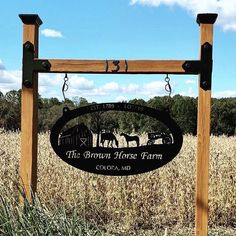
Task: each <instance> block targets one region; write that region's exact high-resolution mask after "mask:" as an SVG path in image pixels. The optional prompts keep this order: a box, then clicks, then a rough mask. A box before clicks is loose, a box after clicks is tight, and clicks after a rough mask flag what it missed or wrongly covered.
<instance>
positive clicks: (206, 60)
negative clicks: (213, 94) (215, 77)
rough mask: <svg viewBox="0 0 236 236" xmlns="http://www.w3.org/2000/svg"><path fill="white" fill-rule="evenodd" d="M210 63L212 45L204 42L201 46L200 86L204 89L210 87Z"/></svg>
mask: <svg viewBox="0 0 236 236" xmlns="http://www.w3.org/2000/svg"><path fill="white" fill-rule="evenodd" d="M212 65H213V62H212V45H211V44H210V43H208V42H206V43H204V44H203V45H202V47H201V74H200V87H201V88H202V89H204V90H210V89H211V73H212Z"/></svg>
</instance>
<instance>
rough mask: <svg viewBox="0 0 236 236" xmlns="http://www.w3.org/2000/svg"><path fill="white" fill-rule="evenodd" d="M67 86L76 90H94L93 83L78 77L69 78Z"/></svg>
mask: <svg viewBox="0 0 236 236" xmlns="http://www.w3.org/2000/svg"><path fill="white" fill-rule="evenodd" d="M68 84H69V86H70V87H73V88H74V89H78V90H92V89H93V88H94V81H92V80H88V79H86V78H84V77H81V76H79V75H71V76H69V81H68Z"/></svg>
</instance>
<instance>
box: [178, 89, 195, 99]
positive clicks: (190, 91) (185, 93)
mask: <svg viewBox="0 0 236 236" xmlns="http://www.w3.org/2000/svg"><path fill="white" fill-rule="evenodd" d="M179 94H180V95H182V96H189V97H197V95H196V93H195V91H194V90H193V88H192V87H189V88H188V90H186V91H182V92H180V93H179Z"/></svg>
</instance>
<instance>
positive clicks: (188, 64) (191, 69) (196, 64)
mask: <svg viewBox="0 0 236 236" xmlns="http://www.w3.org/2000/svg"><path fill="white" fill-rule="evenodd" d="M182 68H183V69H184V70H185V72H187V73H188V74H199V73H200V71H201V61H185V62H184V64H183V65H182Z"/></svg>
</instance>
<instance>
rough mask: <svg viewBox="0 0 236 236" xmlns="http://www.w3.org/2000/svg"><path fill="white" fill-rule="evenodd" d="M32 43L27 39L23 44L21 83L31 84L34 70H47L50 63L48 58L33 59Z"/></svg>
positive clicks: (29, 85)
mask: <svg viewBox="0 0 236 236" xmlns="http://www.w3.org/2000/svg"><path fill="white" fill-rule="evenodd" d="M34 58H35V57H34V45H33V44H32V43H31V42H29V41H27V42H25V43H24V44H23V85H24V86H25V87H27V88H30V87H32V86H33V74H34V72H49V71H50V68H51V64H50V63H49V61H48V60H37V61H35V60H34Z"/></svg>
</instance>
